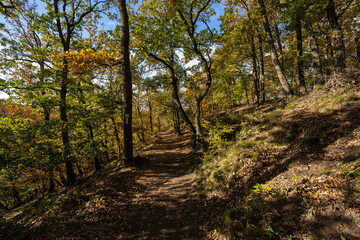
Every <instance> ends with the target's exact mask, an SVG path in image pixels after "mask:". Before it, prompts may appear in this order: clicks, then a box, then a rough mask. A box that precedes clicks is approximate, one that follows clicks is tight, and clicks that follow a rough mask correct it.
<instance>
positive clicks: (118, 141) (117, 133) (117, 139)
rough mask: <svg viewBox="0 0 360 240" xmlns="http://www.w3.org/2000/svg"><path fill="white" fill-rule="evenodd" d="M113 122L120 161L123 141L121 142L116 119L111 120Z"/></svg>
mask: <svg viewBox="0 0 360 240" xmlns="http://www.w3.org/2000/svg"><path fill="white" fill-rule="evenodd" d="M111 121H112V122H113V126H114V135H115V138H116V143H117V149H118V151H117V155H118V159H120V158H121V141H120V138H119V131H118V129H117V126H116V122H115V119H114V117H112V118H111Z"/></svg>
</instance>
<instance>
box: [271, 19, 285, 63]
mask: <svg viewBox="0 0 360 240" xmlns="http://www.w3.org/2000/svg"><path fill="white" fill-rule="evenodd" d="M274 30H275V36H276V41H277V45H278V48H279V55H280V63H281V67H282V68H283V67H284V60H285V59H284V50H283V47H282V44H281V37H280V30H279V27H278V25H277V24H276V22H275V23H274Z"/></svg>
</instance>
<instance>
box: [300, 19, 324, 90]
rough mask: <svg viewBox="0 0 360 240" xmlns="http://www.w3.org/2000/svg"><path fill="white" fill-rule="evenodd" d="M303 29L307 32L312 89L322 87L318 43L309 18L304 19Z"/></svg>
mask: <svg viewBox="0 0 360 240" xmlns="http://www.w3.org/2000/svg"><path fill="white" fill-rule="evenodd" d="M305 28H306V30H307V31H308V41H309V45H310V50H311V61H312V66H313V68H314V78H315V82H314V88H317V87H320V86H322V85H324V81H323V78H322V70H321V59H320V53H319V47H318V43H317V40H316V37H315V33H314V30H313V27H312V24H311V21H310V18H309V16H307V17H305Z"/></svg>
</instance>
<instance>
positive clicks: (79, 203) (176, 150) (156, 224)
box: [0, 132, 224, 240]
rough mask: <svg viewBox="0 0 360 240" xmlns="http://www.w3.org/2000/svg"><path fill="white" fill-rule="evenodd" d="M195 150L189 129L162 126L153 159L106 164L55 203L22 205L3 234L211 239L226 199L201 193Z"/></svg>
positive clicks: (10, 236) (20, 236)
mask: <svg viewBox="0 0 360 240" xmlns="http://www.w3.org/2000/svg"><path fill="white" fill-rule="evenodd" d="M190 152H191V143H190V136H189V135H186V134H184V135H183V136H181V137H177V136H175V135H173V134H171V133H169V132H160V133H159V134H158V136H157V137H156V138H155V139H154V143H153V144H152V145H151V146H148V147H147V149H146V150H145V151H144V152H143V154H142V155H143V156H145V157H147V158H148V159H149V161H147V162H145V163H143V164H141V165H140V166H138V167H135V168H114V169H112V170H103V171H101V172H99V173H97V174H95V175H93V176H92V177H90V178H89V179H87V180H84V182H83V183H82V184H78V185H77V186H76V187H74V188H72V189H70V190H69V191H68V192H66V193H64V194H60V195H59V194H56V195H53V196H52V197H51V196H50V197H49V198H48V200H46V201H52V204H49V203H46V204H45V203H43V202H44V201H45V200H43V202H41V203H38V204H37V205H35V204H33V205H31V207H27V208H24V209H22V210H20V209H19V210H17V212H20V213H19V214H18V215H16V216H14V217H11V218H8V219H9V220H7V222H6V223H5V225H4V226H3V228H5V229H7V230H8V231H6V232H2V233H0V239H3V238H4V239H111V240H113V239H171V240H176V239H206V232H208V231H206V229H212V228H213V226H215V225H216V223H215V222H214V220H215V219H216V214H217V213H216V212H218V211H219V209H221V208H222V207H221V204H222V203H223V202H224V201H221V200H220V199H217V198H212V199H210V200H206V201H205V200H199V199H198V197H197V194H196V188H195V186H194V185H193V183H194V177H193V176H192V174H190V173H189V172H188V170H187V168H186V164H185V163H186V159H187V158H188V157H189V154H190ZM0 225H1V224H0ZM0 232H1V231H0Z"/></svg>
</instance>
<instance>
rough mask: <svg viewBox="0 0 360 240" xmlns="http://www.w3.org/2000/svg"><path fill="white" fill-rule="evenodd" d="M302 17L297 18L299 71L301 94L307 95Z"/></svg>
mask: <svg viewBox="0 0 360 240" xmlns="http://www.w3.org/2000/svg"><path fill="white" fill-rule="evenodd" d="M301 25H302V24H301V16H300V14H298V16H296V43H297V44H296V45H297V54H296V55H297V70H298V77H299V85H300V94H302V95H303V94H305V92H306V85H305V76H304V61H303V44H302V26H301Z"/></svg>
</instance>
